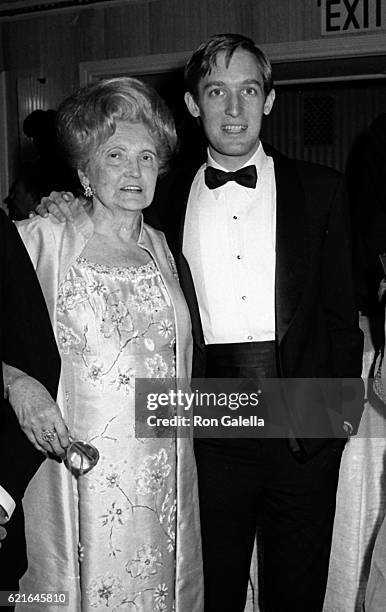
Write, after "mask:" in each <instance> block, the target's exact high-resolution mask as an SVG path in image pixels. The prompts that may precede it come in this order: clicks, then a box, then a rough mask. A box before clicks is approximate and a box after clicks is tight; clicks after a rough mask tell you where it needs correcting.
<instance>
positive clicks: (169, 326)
mask: <svg viewBox="0 0 386 612" xmlns="http://www.w3.org/2000/svg"><path fill="white" fill-rule="evenodd" d="M173 331H174V326H173V323H172V322H171V321H168V320H167V319H164V320H163V321H161V323H160V324H159V325H158V333H159V335H160V336H162V337H163V338H169V336H170V335H171V334H172V333H173Z"/></svg>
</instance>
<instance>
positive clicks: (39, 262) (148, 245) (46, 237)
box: [16, 203, 203, 612]
mask: <svg viewBox="0 0 386 612" xmlns="http://www.w3.org/2000/svg"><path fill="white" fill-rule="evenodd" d="M72 208H73V210H72V212H73V216H74V218H75V222H74V224H72V223H66V224H61V223H59V222H58V221H56V220H55V219H53V218H51V217H49V218H46V219H43V218H39V217H35V218H33V219H31V220H26V221H23V222H21V223H19V224H18V229H19V232H20V234H21V237H22V238H23V241H24V243H25V245H26V247H27V250H28V252H29V254H30V256H31V259H32V261H33V263H34V265H35V268H36V272H37V275H38V277H39V280H40V283H41V286H42V289H43V293H44V295H45V299H46V303H47V306H48V310H49V314H50V317H51V322H52V325H53V329H54V330H55V331H56V330H57V296H58V288H59V284H60V283H61V282H62V281H63V279H64V278H65V276H66V275H67V273H68V272H69V270H70V268H71V266H72V265H73V264H74V262H75V260H76V258H77V257H78V256H79V255H80V254H81V252H82V251H83V249H84V246H85V244H86V243H87V242H88V240H89V239H90V238H91V236H92V234H93V224H92V222H91V220H90V218H89V217H88V215H87V214H86V213H85V211H84V210H83V208H82V207H81V206H79V205H78V204H77V203H75V204H73V207H72ZM138 244H139V246H141V247H142V248H144V249H146V250H147V251H148V252H149V253H150V254H151V256H152V258H153V261H154V262H155V264H156V266H157V269H158V271H159V273H160V276H161V278H162V282H163V284H164V286H165V288H166V291H167V293H168V295H169V296H170V300H171V304H172V307H173V311H174V320H175V334H176V375H177V378H178V379H184V380H187V379H189V378H190V372H191V356H192V340H191V334H190V328H191V326H190V319H189V313H188V311H187V307H186V304H185V301H184V298H183V295H182V292H181V289H180V287H179V284H178V282H177V280H176V277H175V270H174V268H173V261H172V257H171V254H170V252H169V250H168V247H167V245H166V241H165V239H164V236H163V234H162V233H160V232H158V231H156V230H154V229H153V228H151V227H149V226H147V225H146V224H143V225H142V228H141V232H140V237H139V240H138ZM57 339H58V338H57ZM37 351H38V347H37ZM66 385H67V388H66V393H67V398H68V394H71V393H72V392H73V389H68V381H66ZM58 404H59V406H60V408H61V410H62V413H63V416H64V418H65V420H67V419H68V418H69V415H68V414H67V408H66V395H65V393H64V386H63V380H61V383H60V386H59V392H58ZM176 454H177V457H176V471H177V474H176V487H177V518H176V521H177V530H176V531H177V533H176V580H175V609H176V611H178V612H186V611H187V610H189V612H202V609H203V583H202V561H201V547H200V525H199V511H198V496H197V483H196V470H195V464H194V456H193V449H192V442H191V440H189V439H185V438H179V439H177V442H176ZM23 506H24V510H25V514H26V537H27V554H28V561H29V568H28V570H27V573H26V575H25V576H24V577H23V579H22V581H21V592H24V593H26V592H31V591H35V592H36V591H41V592H47V591H54V592H58V591H67V592H68V597H69V602H70V603H69V608H68V609H69V610H71V612H83V610H85V609H86V608H85V607H84V606H83V604H82V598H81V592H80V588H79V584H80V581H79V563H78V542H79V533H78V524H79V523H78V518H79V517H78V499H77V498H76V496H74V487H73V477H72V476H71V475H70V473H69V472H68V470H67V469H66V468H65V466H64V465H63V464H61V463H56V462H55V461H53V460H47V461H45V462H44V463H43V465H42V466H41V468H40V470H39V471H38V473H37V474H36V475H35V477H34V478H33V479H32V481H31V483H30V485H29V487H28V489H27V492H26V495H25V498H24V503H23ZM157 602H158V603H159V604H160V605H159V606H158V607H159V608H160V609H162V603H163V600H162V597H161V598H158V600H157V599H156V600H155V601H154V604H156V603H157ZM16 609H17V608H16ZM28 609H29V610H30V612H40V610H41V607H40V605H39V604H38V603H36V604H32V605H31V604H30V605H29V607H28ZM44 609H45V610H47V612H52V611H54V610H56V609H58V610H59V608H58V607H57V606H45V608H44ZM94 609H98V610H99V609H105V607H97V608H94ZM146 612H147V610H146Z"/></svg>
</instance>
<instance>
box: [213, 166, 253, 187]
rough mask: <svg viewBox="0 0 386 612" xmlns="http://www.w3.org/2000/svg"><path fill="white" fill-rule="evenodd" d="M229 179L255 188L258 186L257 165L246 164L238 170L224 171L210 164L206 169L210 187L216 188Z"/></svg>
mask: <svg viewBox="0 0 386 612" xmlns="http://www.w3.org/2000/svg"><path fill="white" fill-rule="evenodd" d="M228 181H235V182H236V183H238V184H239V185H243V187H249V188H250V189H254V188H255V187H256V181H257V172H256V167H255V166H246V167H245V168H240V170H236V172H223V171H222V170H218V169H217V168H212V166H208V167H207V168H206V170H205V184H206V186H207V187H208V188H209V189H216V188H217V187H221V186H222V185H225V183H227V182H228Z"/></svg>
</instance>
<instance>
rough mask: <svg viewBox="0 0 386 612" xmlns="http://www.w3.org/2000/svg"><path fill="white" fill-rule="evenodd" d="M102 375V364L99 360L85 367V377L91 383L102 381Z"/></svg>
mask: <svg viewBox="0 0 386 612" xmlns="http://www.w3.org/2000/svg"><path fill="white" fill-rule="evenodd" d="M102 376H103V364H102V363H101V362H100V361H94V362H93V363H92V364H91V365H90V366H89V367H88V368H87V376H86V379H87V380H88V381H90V382H91V383H92V384H93V385H96V384H97V383H101V382H102Z"/></svg>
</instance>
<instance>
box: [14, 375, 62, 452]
mask: <svg viewBox="0 0 386 612" xmlns="http://www.w3.org/2000/svg"><path fill="white" fill-rule="evenodd" d="M8 390H9V391H8V400H9V403H10V404H11V405H12V408H13V409H14V411H15V414H16V416H17V419H18V421H19V424H20V427H21V428H22V430H23V431H24V433H25V434H26V436H27V438H28V439H29V440H30V441H31V442H32V444H33V445H34V446H35V448H37V449H38V450H39V451H41V452H42V453H44V454H45V455H47V453H54V454H55V455H57V456H58V457H61V458H62V457H64V455H65V450H66V448H67V446H68V445H69V439H68V430H67V426H66V424H65V422H64V420H63V418H62V415H61V413H60V410H59V407H58V406H57V404H56V402H54V400H53V399H52V397H51V396H50V394H49V393H48V391H47V389H46V388H45V387H44V386H43V385H42V384H41V383H40V382H38V381H37V380H35V379H34V378H32V377H31V376H28V375H27V374H24V373H21V374H20V375H18V376H16V377H14V379H13V380H12V383H11V384H10V385H9V386H8Z"/></svg>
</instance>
